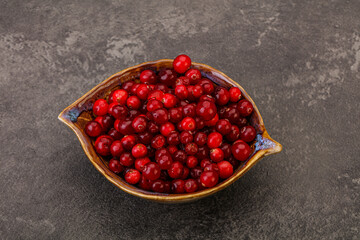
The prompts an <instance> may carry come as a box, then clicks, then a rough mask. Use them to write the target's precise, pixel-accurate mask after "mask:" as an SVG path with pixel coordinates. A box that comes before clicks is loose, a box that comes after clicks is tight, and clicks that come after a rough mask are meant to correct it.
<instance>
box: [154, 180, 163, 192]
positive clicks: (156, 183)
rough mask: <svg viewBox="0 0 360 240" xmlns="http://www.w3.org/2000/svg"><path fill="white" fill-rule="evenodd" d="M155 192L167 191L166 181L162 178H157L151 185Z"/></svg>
mask: <svg viewBox="0 0 360 240" xmlns="http://www.w3.org/2000/svg"><path fill="white" fill-rule="evenodd" d="M151 189H152V190H153V191H154V192H159V193H163V192H165V182H164V181H163V180H161V179H158V180H155V181H154V182H153V184H152V186H151Z"/></svg>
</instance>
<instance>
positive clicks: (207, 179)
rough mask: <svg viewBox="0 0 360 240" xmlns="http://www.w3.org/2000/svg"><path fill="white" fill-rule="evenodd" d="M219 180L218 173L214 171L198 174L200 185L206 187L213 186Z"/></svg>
mask: <svg viewBox="0 0 360 240" xmlns="http://www.w3.org/2000/svg"><path fill="white" fill-rule="evenodd" d="M218 181H219V174H218V173H217V172H215V171H207V172H203V173H202V174H201V176H200V182H201V185H202V186H204V187H207V188H211V187H214V186H215V185H216V184H217V183H218Z"/></svg>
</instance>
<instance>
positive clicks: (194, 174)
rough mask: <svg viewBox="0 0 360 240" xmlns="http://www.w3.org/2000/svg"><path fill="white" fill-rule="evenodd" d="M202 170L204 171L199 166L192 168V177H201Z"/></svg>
mask: <svg viewBox="0 0 360 240" xmlns="http://www.w3.org/2000/svg"><path fill="white" fill-rule="evenodd" d="M202 172H203V171H202V169H201V168H200V167H199V166H197V167H194V168H192V169H190V177H191V178H193V179H197V178H199V177H200V175H201V173H202Z"/></svg>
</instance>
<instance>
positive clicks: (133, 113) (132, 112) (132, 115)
mask: <svg viewBox="0 0 360 240" xmlns="http://www.w3.org/2000/svg"><path fill="white" fill-rule="evenodd" d="M140 114H141V113H140V112H139V111H138V110H135V109H131V110H130V111H129V118H130V119H134V118H135V117H137V116H139V115H140Z"/></svg>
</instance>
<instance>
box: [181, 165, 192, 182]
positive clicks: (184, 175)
mask: <svg viewBox="0 0 360 240" xmlns="http://www.w3.org/2000/svg"><path fill="white" fill-rule="evenodd" d="M189 173H190V169H189V168H187V167H184V171H183V174H182V175H181V177H180V179H182V180H185V179H187V177H188V176H189Z"/></svg>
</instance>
